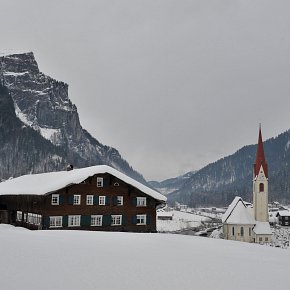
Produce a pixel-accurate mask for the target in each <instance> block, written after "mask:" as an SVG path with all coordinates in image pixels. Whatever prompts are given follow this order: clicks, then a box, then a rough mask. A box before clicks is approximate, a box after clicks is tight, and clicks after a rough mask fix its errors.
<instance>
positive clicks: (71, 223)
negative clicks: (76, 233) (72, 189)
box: [68, 215, 81, 227]
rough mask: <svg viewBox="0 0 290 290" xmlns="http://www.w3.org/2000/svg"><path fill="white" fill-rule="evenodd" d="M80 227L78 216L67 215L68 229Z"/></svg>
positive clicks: (79, 217)
mask: <svg viewBox="0 0 290 290" xmlns="http://www.w3.org/2000/svg"><path fill="white" fill-rule="evenodd" d="M80 225H81V216H80V215H69V216H68V227H79V226H80Z"/></svg>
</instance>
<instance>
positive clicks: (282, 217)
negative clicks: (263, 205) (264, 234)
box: [276, 210, 290, 227]
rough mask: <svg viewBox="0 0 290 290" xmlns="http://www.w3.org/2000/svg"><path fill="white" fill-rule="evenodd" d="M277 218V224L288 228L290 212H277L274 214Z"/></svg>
mask: <svg viewBox="0 0 290 290" xmlns="http://www.w3.org/2000/svg"><path fill="white" fill-rule="evenodd" d="M276 217H277V218H278V223H279V225H280V226H285V227H289V226H290V211H289V210H279V211H278V212H277V214H276Z"/></svg>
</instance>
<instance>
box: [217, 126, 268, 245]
mask: <svg viewBox="0 0 290 290" xmlns="http://www.w3.org/2000/svg"><path fill="white" fill-rule="evenodd" d="M222 222H223V232H224V238H225V239H228V240H237V241H243V242H249V243H268V242H271V240H272V232H271V229H270V224H269V216H268V165H267V162H266V159H265V154H264V147H263V140H262V132H261V127H260V130H259V138H258V148H257V155H256V163H255V164H254V168H253V208H251V207H249V205H248V204H246V203H245V202H244V201H243V200H242V198H240V197H236V198H235V199H234V200H233V202H232V203H231V205H230V206H229V208H228V209H227V211H226V212H225V214H224V215H223V218H222Z"/></svg>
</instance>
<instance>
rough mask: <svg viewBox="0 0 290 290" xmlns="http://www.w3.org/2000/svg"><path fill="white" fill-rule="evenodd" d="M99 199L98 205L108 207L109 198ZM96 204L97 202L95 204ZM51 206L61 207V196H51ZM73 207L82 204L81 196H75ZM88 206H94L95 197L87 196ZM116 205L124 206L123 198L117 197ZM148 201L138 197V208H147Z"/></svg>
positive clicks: (102, 197)
mask: <svg viewBox="0 0 290 290" xmlns="http://www.w3.org/2000/svg"><path fill="white" fill-rule="evenodd" d="M95 198H98V205H107V204H108V202H107V201H106V200H107V198H108V197H106V196H105V195H103V196H99V197H96V196H95ZM95 203H96V202H95ZM51 204H52V205H59V204H60V196H59V194H52V195H51ZM72 204H73V205H80V204H81V195H80V194H74V195H73V201H72ZM86 205H94V195H87V196H86ZM116 205H123V196H117V197H116ZM146 205H147V201H146V197H137V198H136V206H146Z"/></svg>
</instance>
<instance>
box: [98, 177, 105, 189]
mask: <svg viewBox="0 0 290 290" xmlns="http://www.w3.org/2000/svg"><path fill="white" fill-rule="evenodd" d="M103 186H104V179H103V177H97V187H103Z"/></svg>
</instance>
